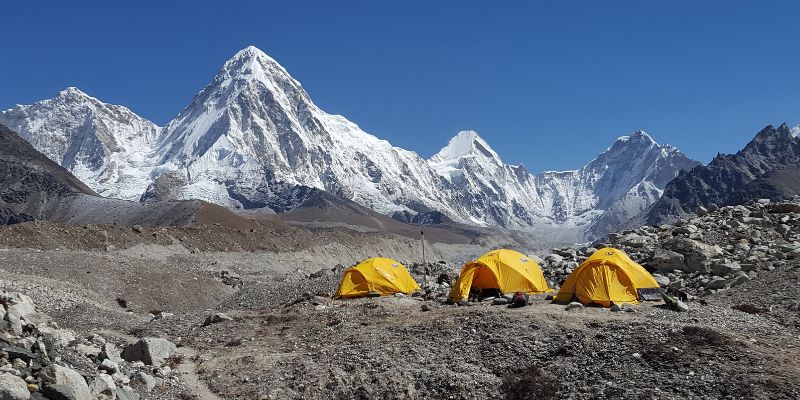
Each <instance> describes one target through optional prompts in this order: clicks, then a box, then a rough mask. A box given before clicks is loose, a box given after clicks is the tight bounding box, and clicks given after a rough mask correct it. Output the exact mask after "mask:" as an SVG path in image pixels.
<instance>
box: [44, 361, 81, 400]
mask: <svg viewBox="0 0 800 400" xmlns="http://www.w3.org/2000/svg"><path fill="white" fill-rule="evenodd" d="M41 377H42V378H43V381H44V382H45V383H46V384H47V385H48V386H53V385H55V386H61V388H59V389H63V390H59V391H60V392H65V393H66V394H68V395H69V396H70V398H71V399H72V400H92V395H91V392H90V391H89V385H87V384H86V380H85V379H83V376H81V374H79V373H78V371H75V370H74V369H71V368H67V367H62V366H60V365H56V364H51V365H49V366H47V367H46V368H44V369H42V372H41Z"/></svg>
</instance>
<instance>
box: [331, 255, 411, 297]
mask: <svg viewBox="0 0 800 400" xmlns="http://www.w3.org/2000/svg"><path fill="white" fill-rule="evenodd" d="M417 290H420V287H419V285H418V284H417V282H416V281H414V278H412V277H411V274H409V273H408V270H407V269H406V267H405V266H403V264H400V263H399V262H397V261H395V260H392V259H390V258H383V257H375V258H369V259H367V260H364V261H362V262H361V263H359V264H358V265H356V266H355V267H352V268H348V269H346V270H344V273H343V275H342V282H341V283H340V284H339V288H338V289H337V290H336V294H334V295H333V298H334V299H339V298H353V297H365V296H367V295H369V294H371V293H374V294H378V295H380V296H388V295H392V294H395V293H405V294H411V293H412V292H415V291H417Z"/></svg>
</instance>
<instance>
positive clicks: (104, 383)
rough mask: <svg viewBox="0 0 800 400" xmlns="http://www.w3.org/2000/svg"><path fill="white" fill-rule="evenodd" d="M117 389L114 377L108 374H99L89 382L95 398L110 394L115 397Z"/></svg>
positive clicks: (109, 395)
mask: <svg viewBox="0 0 800 400" xmlns="http://www.w3.org/2000/svg"><path fill="white" fill-rule="evenodd" d="M116 389H117V385H116V384H115V383H114V379H113V378H111V376H110V375H108V374H99V375H97V376H96V377H95V378H94V379H93V380H92V383H90V384H89V392H91V394H92V398H94V399H96V398H98V397H101V396H108V397H110V398H112V399H113V398H114V397H113V396H114V390H116Z"/></svg>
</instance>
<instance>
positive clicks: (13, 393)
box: [0, 374, 31, 400]
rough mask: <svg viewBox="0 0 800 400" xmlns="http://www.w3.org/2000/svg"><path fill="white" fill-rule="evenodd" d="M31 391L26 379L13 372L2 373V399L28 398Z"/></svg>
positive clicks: (0, 381)
mask: <svg viewBox="0 0 800 400" xmlns="http://www.w3.org/2000/svg"><path fill="white" fill-rule="evenodd" d="M30 398H31V393H30V392H29V391H28V384H27V383H25V380H23V379H22V378H20V377H18V376H14V375H11V374H0V400H28V399H30Z"/></svg>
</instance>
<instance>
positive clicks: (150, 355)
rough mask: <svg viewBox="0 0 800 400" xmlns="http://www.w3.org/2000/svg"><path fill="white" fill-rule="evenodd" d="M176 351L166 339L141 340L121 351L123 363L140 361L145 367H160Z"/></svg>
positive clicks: (172, 344) (173, 345)
mask: <svg viewBox="0 0 800 400" xmlns="http://www.w3.org/2000/svg"><path fill="white" fill-rule="evenodd" d="M177 350H178V348H177V346H175V344H174V343H172V342H170V341H169V340H167V339H160V338H142V339H139V341H138V342H136V343H133V344H129V345H128V346H126V347H125V350H123V351H122V358H123V359H124V360H125V361H129V362H130V361H141V362H143V363H145V364H147V365H155V366H160V365H161V364H163V363H164V361H165V360H166V359H168V358H169V357H170V356H172V355H173V354H175V352H176V351H177Z"/></svg>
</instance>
